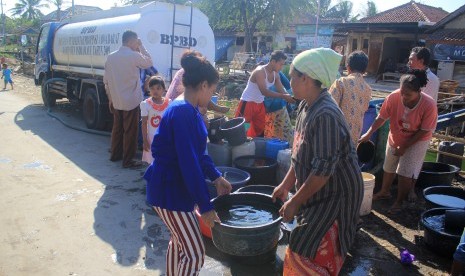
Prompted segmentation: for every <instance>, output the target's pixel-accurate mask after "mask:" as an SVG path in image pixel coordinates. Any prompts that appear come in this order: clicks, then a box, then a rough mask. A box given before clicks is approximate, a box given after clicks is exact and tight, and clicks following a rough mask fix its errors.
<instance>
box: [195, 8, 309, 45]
mask: <svg viewBox="0 0 465 276" xmlns="http://www.w3.org/2000/svg"><path fill="white" fill-rule="evenodd" d="M315 3H316V2H315V1H307V0H288V1H281V0H201V1H200V3H199V7H200V9H201V10H202V11H203V12H204V13H205V14H206V15H207V16H208V18H209V21H210V24H211V25H212V27H213V29H220V30H221V29H222V30H232V31H243V32H244V34H245V35H244V36H245V37H244V47H245V51H252V38H253V34H254V33H255V31H257V30H270V29H271V30H273V29H276V28H278V27H279V26H283V25H285V24H286V23H288V22H289V21H291V20H293V19H294V18H295V15H297V14H302V13H304V12H305V11H309V10H311V9H312V10H314V9H315Z"/></svg>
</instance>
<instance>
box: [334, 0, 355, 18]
mask: <svg viewBox="0 0 465 276" xmlns="http://www.w3.org/2000/svg"><path fill="white" fill-rule="evenodd" d="M352 7H353V4H352V2H351V1H341V0H340V1H339V3H337V4H336V5H334V6H333V7H332V8H330V9H329V10H328V12H327V13H326V17H335V18H342V19H344V22H349V21H354V20H356V19H357V17H358V15H356V16H354V17H351V14H352Z"/></svg>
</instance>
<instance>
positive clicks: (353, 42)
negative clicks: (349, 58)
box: [352, 38, 358, 51]
mask: <svg viewBox="0 0 465 276" xmlns="http://www.w3.org/2000/svg"><path fill="white" fill-rule="evenodd" d="M357 49H358V43H357V39H356V38H354V39H352V51H356V50H357Z"/></svg>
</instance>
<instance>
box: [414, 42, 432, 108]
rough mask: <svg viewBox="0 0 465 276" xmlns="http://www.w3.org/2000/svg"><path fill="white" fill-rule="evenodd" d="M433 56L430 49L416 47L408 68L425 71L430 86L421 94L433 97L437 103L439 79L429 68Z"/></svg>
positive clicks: (427, 85)
mask: <svg viewBox="0 0 465 276" xmlns="http://www.w3.org/2000/svg"><path fill="white" fill-rule="evenodd" d="M430 59H431V54H430V52H429V49H428V48H425V47H415V48H413V49H412V51H411V52H410V56H409V58H408V66H409V67H410V68H411V69H418V70H425V71H426V76H427V77H428V84H426V86H425V87H423V88H422V89H421V92H423V93H425V94H427V95H429V96H431V98H433V99H434V100H435V101H437V100H438V92H439V78H438V77H437V76H436V75H435V74H434V73H433V72H431V70H430V69H429V68H428V65H429V62H430Z"/></svg>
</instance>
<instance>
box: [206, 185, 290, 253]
mask: <svg viewBox="0 0 465 276" xmlns="http://www.w3.org/2000/svg"><path fill="white" fill-rule="evenodd" d="M212 203H213V206H214V208H215V210H216V212H217V213H218V215H219V217H220V219H223V222H222V223H215V226H214V227H213V228H212V239H213V244H214V245H215V246H216V248H218V250H220V251H222V252H224V253H226V254H229V255H232V256H243V257H245V256H250V257H252V256H261V255H263V254H267V253H269V252H270V251H271V252H273V251H274V252H275V250H276V246H277V245H278V241H279V236H280V223H281V217H280V216H279V209H280V208H281V206H282V203H278V202H276V203H273V201H272V199H271V196H267V195H264V194H257V193H234V194H229V195H225V196H220V197H217V198H215V199H212ZM238 205H240V206H252V207H254V208H258V209H263V210H266V211H267V212H269V213H271V214H273V216H272V218H271V217H270V219H269V220H264V221H263V222H262V223H256V224H254V225H253V226H250V225H249V224H245V225H239V226H238V225H232V224H230V223H225V218H226V217H227V216H228V215H227V214H228V213H227V212H228V211H229V210H231V209H233V208H234V207H235V206H238ZM225 211H226V212H225ZM222 214H226V215H222ZM247 225H249V226H247Z"/></svg>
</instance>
